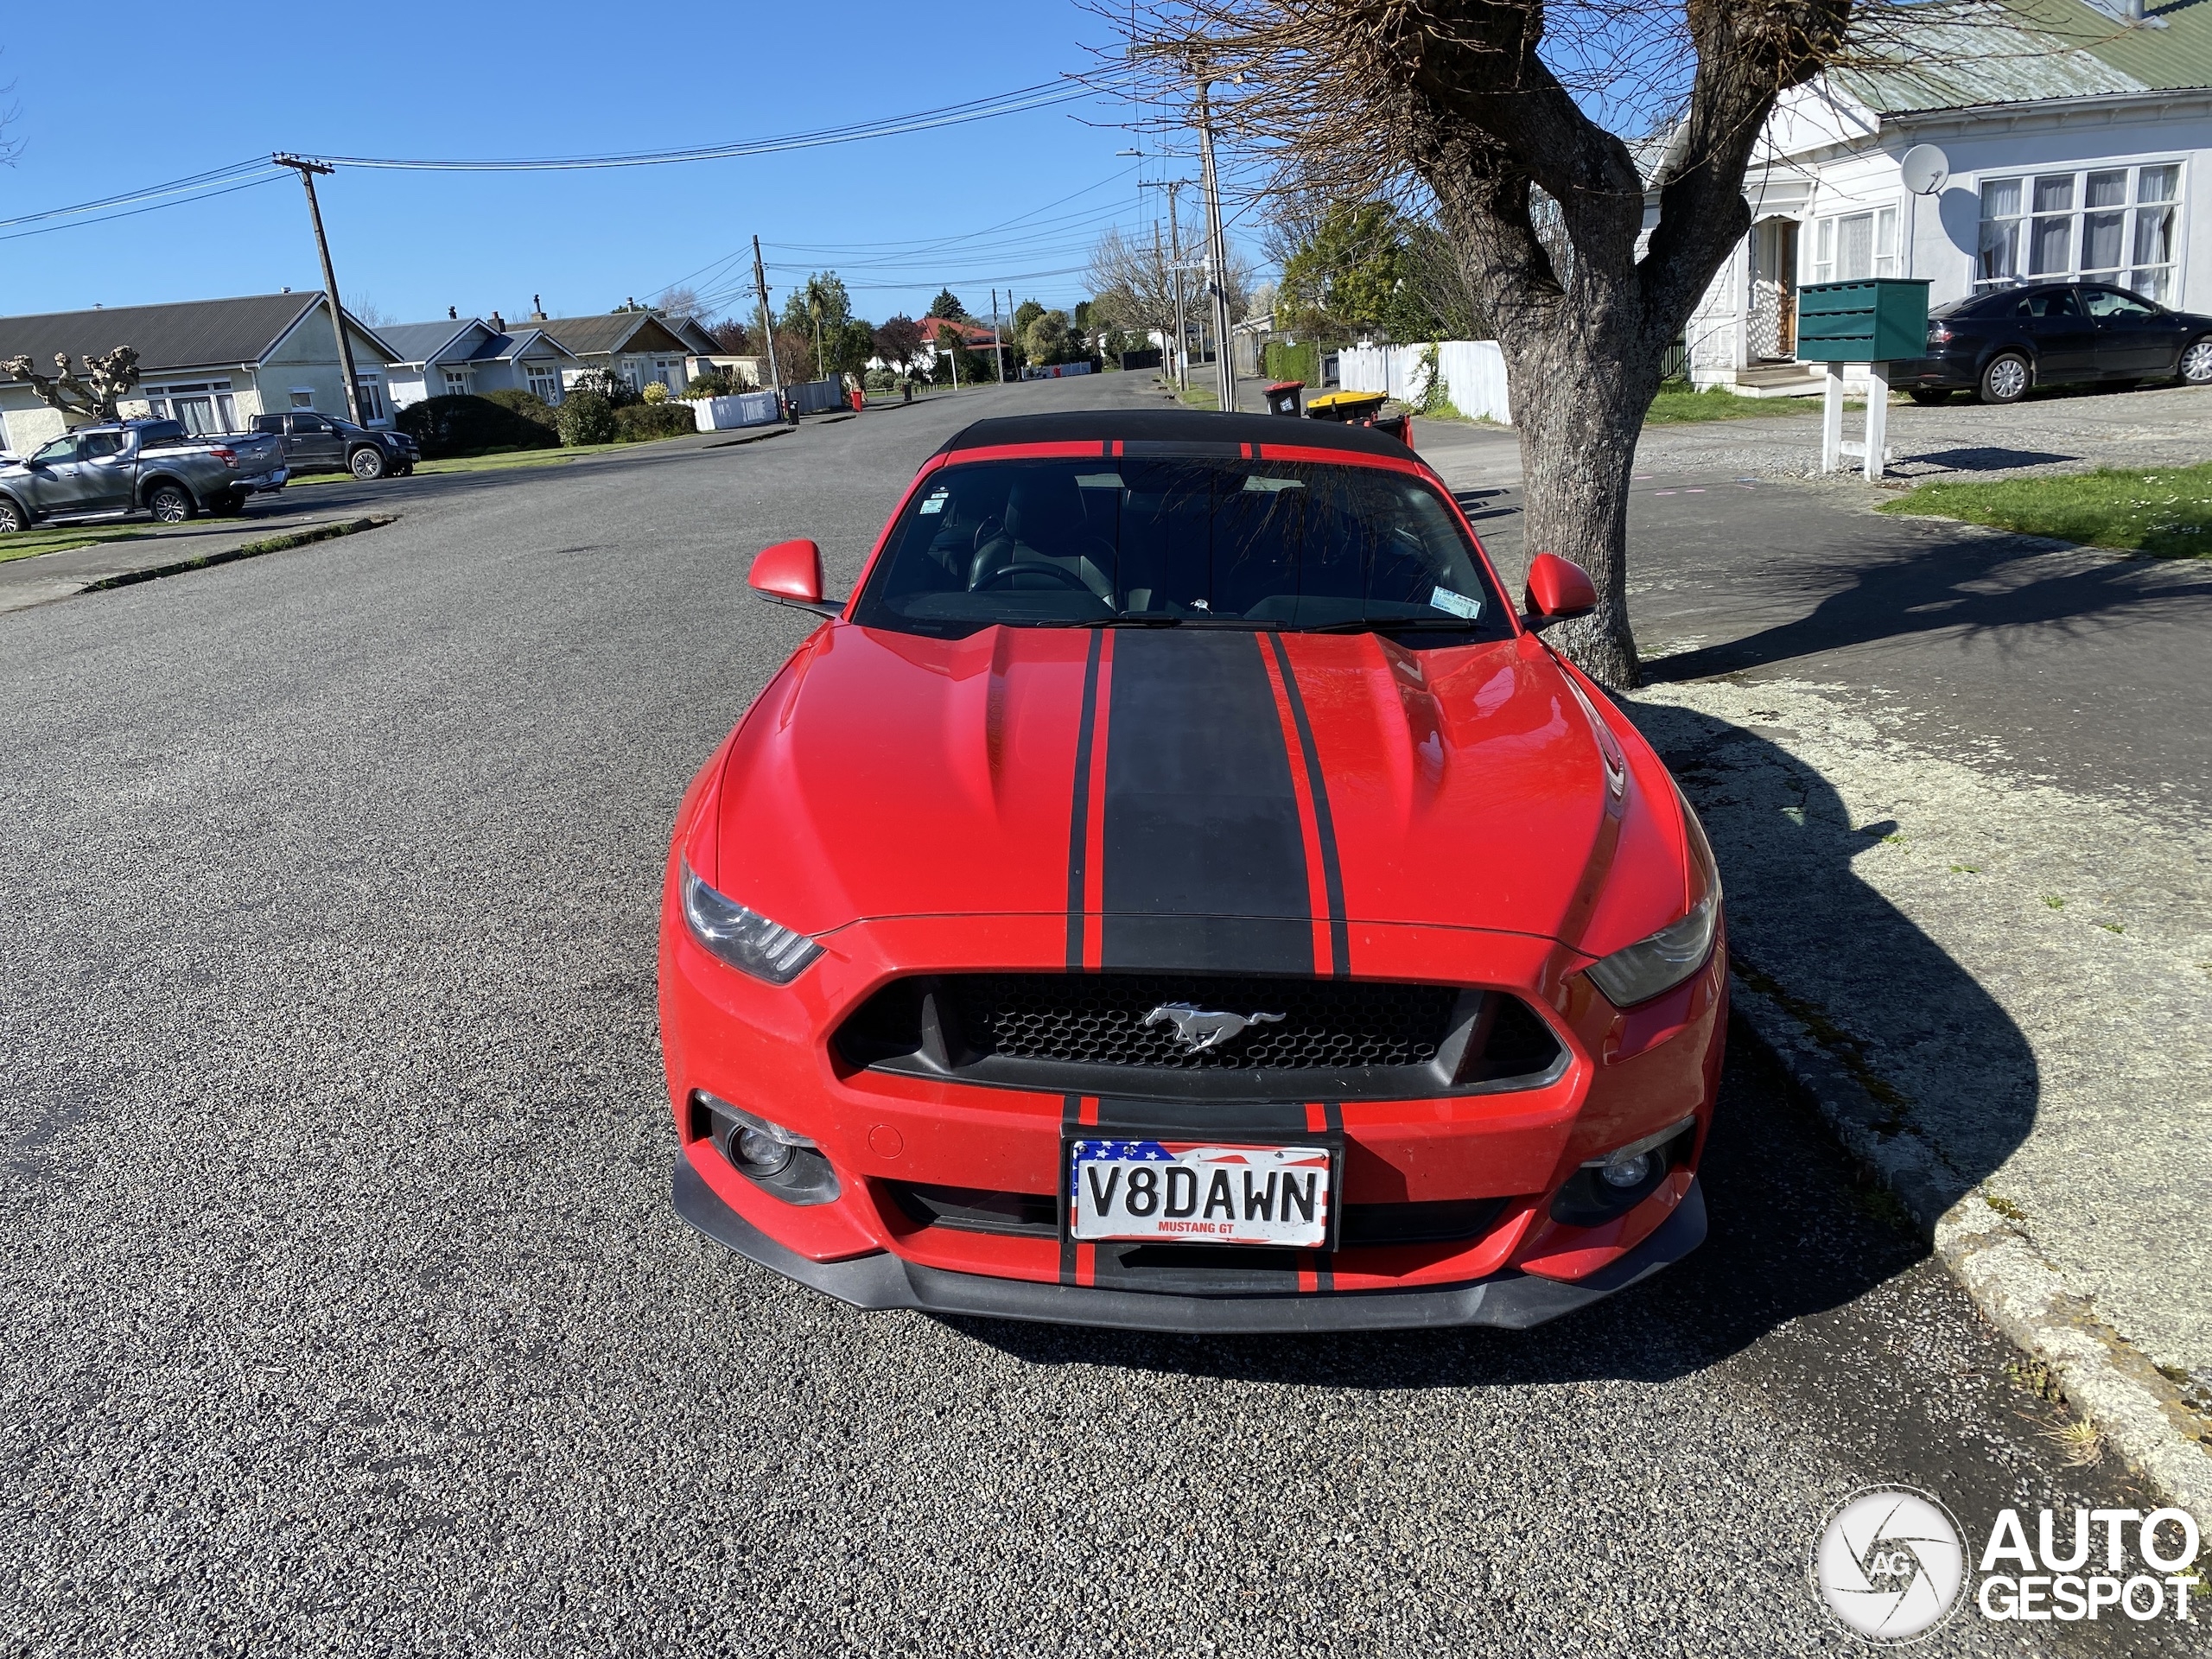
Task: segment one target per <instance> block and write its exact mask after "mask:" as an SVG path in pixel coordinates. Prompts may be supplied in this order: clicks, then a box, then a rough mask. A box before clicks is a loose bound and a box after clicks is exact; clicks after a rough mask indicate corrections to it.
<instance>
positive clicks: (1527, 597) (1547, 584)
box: [1522, 553, 1598, 629]
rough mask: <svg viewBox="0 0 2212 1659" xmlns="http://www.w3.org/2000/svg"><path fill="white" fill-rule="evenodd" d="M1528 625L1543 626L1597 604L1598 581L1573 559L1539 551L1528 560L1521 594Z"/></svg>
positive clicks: (1591, 609) (1591, 608) (1575, 614)
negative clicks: (1527, 580) (1526, 583)
mask: <svg viewBox="0 0 2212 1659" xmlns="http://www.w3.org/2000/svg"><path fill="white" fill-rule="evenodd" d="M1522 607H1523V608H1524V609H1525V610H1526V611H1527V612H1528V616H1527V617H1526V618H1525V619H1524V620H1526V621H1527V623H1528V625H1529V627H1531V628H1535V629H1542V628H1546V627H1548V626H1551V625H1552V624H1553V623H1554V622H1564V621H1566V620H1567V619H1568V618H1569V617H1574V616H1587V615H1589V614H1590V613H1591V612H1592V611H1594V610H1596V609H1597V608H1598V585H1597V583H1595V582H1592V581H1591V580H1590V573H1589V572H1588V571H1587V570H1585V569H1583V568H1582V567H1581V566H1580V565H1579V564H1577V563H1575V562H1574V561H1573V559H1562V558H1561V557H1560V556H1559V555H1558V554H1556V553H1539V554H1537V555H1536V556H1535V558H1533V559H1531V560H1530V561H1529V585H1528V587H1527V588H1526V589H1525V590H1524V591H1523V593H1522Z"/></svg>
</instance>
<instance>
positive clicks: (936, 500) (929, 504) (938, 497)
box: [922, 490, 951, 512]
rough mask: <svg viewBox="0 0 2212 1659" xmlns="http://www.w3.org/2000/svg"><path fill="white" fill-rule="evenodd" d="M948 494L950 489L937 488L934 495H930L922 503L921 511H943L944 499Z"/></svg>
mask: <svg viewBox="0 0 2212 1659" xmlns="http://www.w3.org/2000/svg"><path fill="white" fill-rule="evenodd" d="M950 494H951V492H950V490H939V491H938V493H936V494H935V495H933V496H931V497H930V499H928V500H926V501H925V502H923V503H922V511H923V512H944V504H945V500H946V499H947V498H948V497H949V496H950Z"/></svg>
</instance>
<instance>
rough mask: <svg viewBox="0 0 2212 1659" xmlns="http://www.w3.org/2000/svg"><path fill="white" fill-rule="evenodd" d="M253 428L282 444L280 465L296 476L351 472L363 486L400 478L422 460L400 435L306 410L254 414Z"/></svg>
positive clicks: (407, 437)
mask: <svg viewBox="0 0 2212 1659" xmlns="http://www.w3.org/2000/svg"><path fill="white" fill-rule="evenodd" d="M253 429H254V430H255V431H256V432H260V433H264V434H265V435H268V436H270V437H272V438H276V439H277V440H279V441H280V442H283V446H284V464H285V465H286V466H287V467H290V468H291V469H292V470H293V471H294V472H295V473H351V474H353V476H354V477H356V478H358V479H359V480H361V481H362V482H364V483H367V482H369V481H370V480H373V479H379V478H382V477H383V476H384V475H385V474H387V473H389V474H391V475H392V476H393V477H395V478H404V477H406V476H407V474H410V473H411V472H413V471H414V470H415V463H416V461H420V460H422V459H423V451H422V448H420V446H418V445H417V444H416V442H415V440H414V439H413V438H412V437H410V435H408V434H406V433H404V432H378V431H376V430H373V429H371V428H369V427H365V426H355V425H354V424H353V423H352V422H351V421H341V420H339V419H337V418H335V417H334V416H329V415H317V414H315V413H313V412H312V411H310V410H304V409H300V410H290V411H289V412H288V413H285V414H283V415H257V416H254V417H253Z"/></svg>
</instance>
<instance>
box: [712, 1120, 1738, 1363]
mask: <svg viewBox="0 0 2212 1659" xmlns="http://www.w3.org/2000/svg"><path fill="white" fill-rule="evenodd" d="M674 1185H675V1198H676V1210H677V1214H678V1215H680V1216H682V1217H683V1219H684V1220H686V1221H688V1222H690V1224H691V1225H693V1226H694V1227H696V1228H697V1229H698V1230H700V1231H701V1232H702V1233H704V1234H706V1236H708V1237H709V1238H711V1239H714V1240H715V1242H716V1243H721V1244H726V1245H728V1247H729V1248H730V1249H733V1250H735V1251H736V1252H737V1253H738V1254H739V1255H742V1256H744V1257H745V1258H747V1260H748V1261H752V1262H759V1263H760V1265H761V1266H762V1267H764V1268H772V1269H773V1270H774V1271H776V1272H778V1273H780V1274H783V1275H784V1276H785V1278H787V1279H795V1280H797V1281H798V1282H799V1283H800V1284H803V1285H805V1286H808V1287H810V1288H811V1289H815V1290H818V1291H822V1292H823V1293H825V1294H828V1295H831V1296H835V1297H836V1299H837V1300H840V1301H842V1302H846V1303H849V1304H850V1305H851V1306H855V1307H860V1308H868V1309H880V1308H893V1307H911V1308H917V1309H919V1310H921V1311H922V1312H924V1313H950V1314H967V1315H969V1316H972V1317H975V1318H980V1319H1027V1320H1033V1321H1037V1322H1040V1323H1045V1324H1052V1325H1103V1326H1110V1327H1113V1328H1115V1329H1118V1330H1124V1331H1171V1332H1184V1333H1186V1334H1205V1335H1220V1334H1229V1333H1245V1332H1249V1333H1255V1334H1256V1333H1259V1332H1271V1331H1273V1332H1313V1331H1393V1330H1395V1331H1404V1330H1422V1329H1427V1328H1430V1327H1433V1326H1439V1325H1497V1326H1501V1327H1503V1328H1504V1329H1507V1330H1513V1331H1525V1330H1527V1329H1528V1328H1529V1326H1531V1325H1541V1324H1543V1323H1544V1322H1545V1321H1546V1320H1548V1319H1557V1318H1559V1317H1560V1315H1561V1314H1563V1313H1573V1312H1575V1311H1576V1310H1577V1309H1580V1308H1583V1307H1587V1306H1590V1304H1592V1302H1597V1301H1602V1300H1605V1298H1606V1297H1608V1296H1611V1295H1612V1294H1614V1293H1615V1292H1617V1291H1621V1290H1625V1289H1627V1288H1628V1287H1629V1286H1630V1285H1633V1284H1635V1283H1637V1281H1640V1280H1643V1279H1648V1278H1649V1277H1650V1276H1651V1275H1652V1274H1655V1273H1656V1272H1658V1271H1659V1270H1660V1269H1661V1268H1664V1267H1667V1266H1669V1265H1670V1264H1671V1263H1673V1262H1678V1261H1680V1260H1681V1258H1682V1257H1683V1256H1685V1255H1688V1254H1689V1253H1690V1252H1691V1251H1692V1250H1694V1249H1696V1248H1697V1247H1698V1246H1699V1245H1700V1244H1701V1243H1704V1242H1705V1231H1706V1220H1705V1196H1704V1193H1703V1192H1702V1191H1701V1190H1700V1188H1699V1186H1698V1185H1697V1183H1696V1181H1695V1180H1694V1179H1693V1180H1692V1181H1691V1182H1690V1184H1689V1187H1688V1191H1687V1192H1685V1193H1684V1194H1683V1195H1682V1198H1681V1202H1680V1203H1678V1204H1677V1205H1675V1208H1674V1211H1673V1212H1672V1213H1671V1214H1670V1215H1669V1217H1667V1219H1666V1220H1665V1221H1664V1222H1662V1223H1661V1224H1660V1225H1659V1226H1658V1227H1657V1228H1656V1230H1654V1231H1652V1232H1651V1234H1650V1235H1649V1236H1647V1237H1646V1238H1645V1239H1644V1240H1643V1243H1639V1244H1638V1245H1637V1246H1636V1247H1635V1248H1634V1249H1631V1250H1630V1251H1629V1252H1628V1253H1627V1254H1625V1255H1622V1256H1619V1257H1618V1258H1617V1259H1616V1260H1614V1261H1613V1262H1610V1263H1608V1264H1607V1265H1606V1266H1605V1267H1603V1268H1599V1269H1598V1270H1597V1271H1596V1272H1595V1273H1592V1274H1589V1275H1587V1276H1586V1277H1585V1278H1583V1279H1580V1280H1579V1281H1575V1282H1573V1283H1572V1284H1568V1283H1562V1282H1561V1281H1558V1280H1554V1279H1545V1278H1540V1277H1538V1276H1536V1275H1535V1274H1525V1273H1519V1272H1505V1273H1499V1274H1491V1276H1489V1277H1487V1278H1484V1279H1478V1280H1475V1281H1471V1282H1469V1283H1465V1284H1457V1285H1446V1286H1440V1287H1424V1288H1421V1289H1418V1290H1378V1291H1343V1292H1327V1293H1312V1292H1307V1293H1300V1294H1294V1295H1290V1294H1285V1295H1266V1296H1255V1295H1235V1294H1231V1295H1212V1296H1204V1295H1173V1294H1163V1293H1160V1292H1155V1291H1131V1290H1113V1289H1107V1288H1103V1287H1096V1286H1090V1285H1065V1284H1052V1283H1040V1282H1037V1281H1030V1280H1022V1279H1001V1278H997V1277H995V1276H991V1275H987V1274H974V1273H955V1272H952V1271H950V1270H948V1269H946V1268H932V1267H926V1266H925V1265H923V1264H922V1263H920V1262H910V1261H907V1260H906V1259H905V1258H904V1257H901V1256H899V1255H893V1253H892V1252H891V1251H889V1250H875V1251H871V1252H869V1253H868V1254H867V1255H858V1256H849V1257H847V1258H846V1259H845V1260H843V1261H841V1262H815V1261H810V1260H809V1259H808V1258H807V1257H805V1256H804V1255H799V1254H798V1252H797V1251H795V1250H791V1249H786V1248H785V1247H784V1246H783V1245H781V1244H779V1243H776V1241H775V1240H774V1239H772V1238H771V1237H769V1236H767V1234H766V1233H764V1232H762V1231H761V1230H760V1229H759V1228H758V1227H755V1226H754V1225H753V1224H752V1223H751V1222H749V1221H747V1220H746V1218H745V1217H743V1216H741V1215H740V1214H738V1212H737V1211H735V1210H734V1209H732V1208H731V1207H730V1206H729V1205H727V1204H725V1203H723V1202H722V1200H721V1198H719V1197H718V1196H716V1194H715V1191H714V1189H713V1188H711V1187H710V1186H709V1185H707V1183H706V1180H705V1179H704V1178H703V1177H702V1176H701V1175H700V1173H698V1171H697V1170H696V1169H694V1168H693V1167H692V1166H691V1163H690V1160H689V1159H687V1158H685V1157H684V1156H683V1154H681V1153H678V1154H677V1157H676V1169H675V1180H674Z"/></svg>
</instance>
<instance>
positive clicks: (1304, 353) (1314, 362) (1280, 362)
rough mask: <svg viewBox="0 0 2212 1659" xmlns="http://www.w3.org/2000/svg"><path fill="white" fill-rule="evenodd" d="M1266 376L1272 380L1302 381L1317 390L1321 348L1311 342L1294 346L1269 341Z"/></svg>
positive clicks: (1302, 342)
mask: <svg viewBox="0 0 2212 1659" xmlns="http://www.w3.org/2000/svg"><path fill="white" fill-rule="evenodd" d="M1266 359H1267V361H1266V366H1267V372H1268V378H1270V379H1274V380H1303V381H1304V382H1305V383H1306V385H1308V386H1310V387H1313V388H1315V389H1316V390H1318V389H1319V386H1320V385H1321V348H1320V347H1319V346H1316V345H1315V344H1314V343H1313V341H1312V340H1304V341H1301V342H1300V344H1298V345H1296V346H1293V345H1291V344H1289V343H1288V342H1287V341H1285V340H1269V341H1268V345H1267V352H1266Z"/></svg>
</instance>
